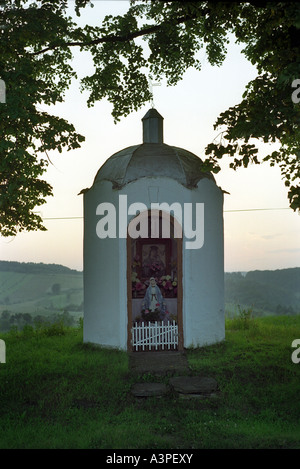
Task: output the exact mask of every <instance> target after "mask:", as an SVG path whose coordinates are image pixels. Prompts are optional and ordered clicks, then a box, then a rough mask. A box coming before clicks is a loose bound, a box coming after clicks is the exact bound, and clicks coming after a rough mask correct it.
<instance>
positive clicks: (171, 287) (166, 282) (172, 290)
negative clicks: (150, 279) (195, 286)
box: [156, 275, 177, 297]
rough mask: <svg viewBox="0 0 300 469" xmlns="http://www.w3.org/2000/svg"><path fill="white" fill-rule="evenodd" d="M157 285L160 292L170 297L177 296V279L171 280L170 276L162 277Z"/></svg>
mask: <svg viewBox="0 0 300 469" xmlns="http://www.w3.org/2000/svg"><path fill="white" fill-rule="evenodd" d="M156 283H157V285H158V286H159V287H160V289H161V290H162V293H163V294H165V295H167V296H171V297H176V295H177V277H175V278H174V279H172V277H171V276H170V275H163V276H162V277H160V278H159V279H158V280H157V282H156Z"/></svg>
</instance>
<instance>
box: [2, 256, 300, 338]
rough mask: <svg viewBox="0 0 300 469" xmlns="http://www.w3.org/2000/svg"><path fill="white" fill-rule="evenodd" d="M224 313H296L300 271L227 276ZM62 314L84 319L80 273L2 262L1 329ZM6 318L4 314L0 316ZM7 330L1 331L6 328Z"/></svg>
mask: <svg viewBox="0 0 300 469" xmlns="http://www.w3.org/2000/svg"><path fill="white" fill-rule="evenodd" d="M225 302H226V313H227V314H228V315H231V316H232V315H234V314H236V313H238V308H237V305H240V308H241V309H251V310H252V311H253V314H254V315H266V314H299V313H300V268H291V269H281V270H274V271H258V270H255V271H251V272H247V273H241V272H233V273H226V274H225ZM58 314H60V315H62V314H64V315H65V318H67V319H68V320H69V321H70V322H72V321H71V319H70V318H75V319H76V320H77V319H78V318H79V317H82V316H83V273H82V272H79V271H77V270H73V269H69V268H68V267H65V266H62V265H59V264H43V263H24V262H8V261H0V330H3V328H5V329H7V328H9V325H24V322H25V323H32V321H34V319H35V318H38V319H41V318H50V317H55V318H57V315H58ZM3 315H4V316H3ZM4 326H5V327H4Z"/></svg>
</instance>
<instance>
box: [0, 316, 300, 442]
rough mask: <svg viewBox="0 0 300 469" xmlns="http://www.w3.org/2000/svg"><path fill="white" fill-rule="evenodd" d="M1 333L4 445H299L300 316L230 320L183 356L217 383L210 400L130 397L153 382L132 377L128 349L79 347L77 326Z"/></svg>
mask: <svg viewBox="0 0 300 469" xmlns="http://www.w3.org/2000/svg"><path fill="white" fill-rule="evenodd" d="M0 337H1V338H2V339H3V340H5V343H6V363H5V364H0V402H1V407H0V428H1V434H0V435H1V436H0V448H2V449H3V448H103V449H147V448H149V449H152V450H153V449H180V448H185V449H187V448H189V449H192V450H197V449H199V448H252V449H254V448H255V449H256V448H276V449H280V448H297V449H299V448H300V399H299V391H300V363H299V364H295V363H293V362H292V360H291V355H292V352H293V351H294V349H293V348H292V347H291V344H292V341H293V340H294V339H300V316H290V317H288V316H285V317H280V316H276V317H264V318H256V319H251V318H250V317H247V316H244V317H239V318H237V319H231V320H227V321H226V340H225V341H224V342H222V343H220V344H217V345H213V346H208V347H203V348H199V349H193V350H187V356H188V360H189V363H190V366H191V368H192V369H193V372H194V373H195V374H199V375H203V376H211V377H214V378H215V379H216V380H217V382H218V384H219V388H220V395H219V397H217V398H214V399H211V400H209V399H205V400H197V399H192V400H182V399H181V398H179V397H177V396H176V395H174V394H172V393H170V394H169V395H168V396H167V397H164V398H148V399H140V400H137V399H136V398H135V397H134V396H133V395H132V394H131V393H130V389H131V386H132V385H133V384H134V383H135V382H137V381H143V380H153V379H155V380H156V381H157V380H158V378H153V377H151V376H148V375H146V376H132V375H131V374H130V373H129V370H128V356H127V354H126V353H125V352H120V351H112V350H105V349H101V348H97V347H92V346H91V345H86V344H83V343H82V329H81V328H77V329H76V328H73V329H66V328H65V327H63V326H62V325H61V324H56V325H51V326H44V327H43V328H41V329H39V330H33V329H32V328H30V327H26V328H25V329H24V331H23V332H22V333H20V332H16V331H12V332H10V333H7V334H0ZM299 356H300V352H299ZM160 380H162V381H164V382H167V379H166V378H160Z"/></svg>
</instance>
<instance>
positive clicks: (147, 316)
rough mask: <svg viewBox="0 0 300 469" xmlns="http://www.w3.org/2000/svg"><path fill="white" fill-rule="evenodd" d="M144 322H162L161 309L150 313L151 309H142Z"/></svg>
mask: <svg viewBox="0 0 300 469" xmlns="http://www.w3.org/2000/svg"><path fill="white" fill-rule="evenodd" d="M141 313H142V320H143V321H145V322H155V321H161V319H162V318H161V312H160V310H159V309H155V311H149V309H142V312H141Z"/></svg>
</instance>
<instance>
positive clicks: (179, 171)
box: [94, 109, 215, 189]
mask: <svg viewBox="0 0 300 469" xmlns="http://www.w3.org/2000/svg"><path fill="white" fill-rule="evenodd" d="M142 121H143V143H142V144H140V145H134V146H130V147H127V148H125V149H124V150H121V151H118V152H117V153H115V154H113V155H112V156H111V157H110V158H108V160H107V161H106V162H105V163H104V164H103V166H101V168H100V169H99V171H98V173H97V175H96V177H95V180H94V184H96V183H98V182H100V181H104V180H106V181H111V182H112V185H113V188H115V189H121V188H122V187H124V186H125V185H126V184H128V183H130V182H133V181H136V180H138V179H141V178H149V177H166V178H170V179H175V180H176V181H178V182H179V183H180V184H182V185H183V186H185V187H188V188H193V187H197V183H198V181H199V180H200V179H203V178H208V179H211V180H213V181H215V179H214V177H213V175H212V174H211V173H208V172H203V171H202V165H203V162H202V160H201V159H200V158H199V157H198V156H196V155H194V154H193V153H191V152H190V151H187V150H184V149H183V148H178V147H174V146H170V145H166V144H165V143H163V117H162V116H161V115H160V114H159V113H158V112H157V111H156V109H150V110H149V111H148V112H147V114H146V115H145V117H144V118H143V119H142Z"/></svg>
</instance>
